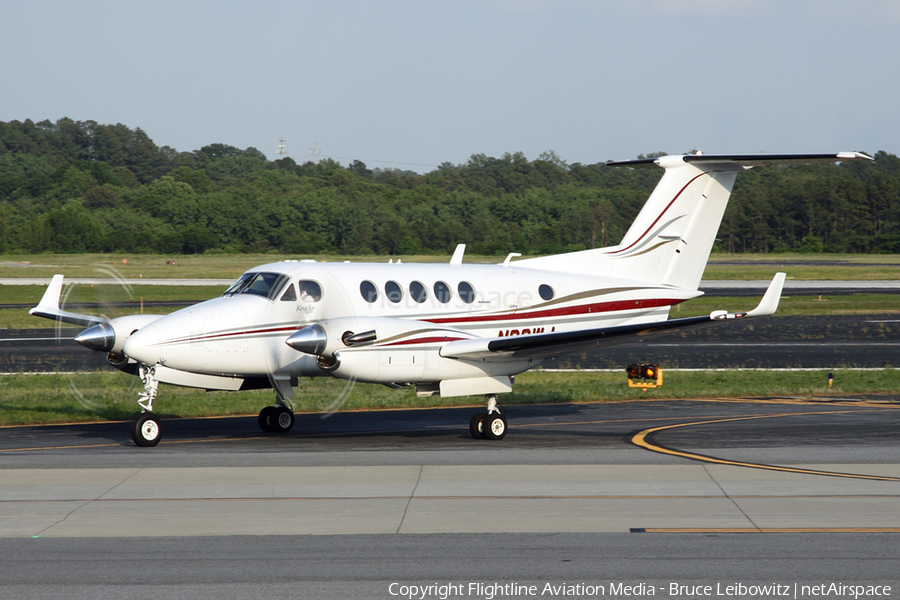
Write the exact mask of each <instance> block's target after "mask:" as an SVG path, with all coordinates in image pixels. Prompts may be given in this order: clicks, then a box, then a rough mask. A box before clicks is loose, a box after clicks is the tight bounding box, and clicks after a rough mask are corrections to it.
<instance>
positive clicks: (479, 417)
mask: <svg viewBox="0 0 900 600" xmlns="http://www.w3.org/2000/svg"><path fill="white" fill-rule="evenodd" d="M487 416H488V414H487V413H486V412H480V413H475V414H474V415H472V420H470V421H469V433H471V434H472V437H473V438H475V439H476V440H483V439H484V437H483V435H482V425H483V423H484V420H485V419H487Z"/></svg>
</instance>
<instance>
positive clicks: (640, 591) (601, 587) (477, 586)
mask: <svg viewBox="0 0 900 600" xmlns="http://www.w3.org/2000/svg"><path fill="white" fill-rule="evenodd" d="M892 591H893V590H892V588H891V586H889V585H860V584H845V583H842V582H830V583H818V584H800V583H796V582H789V583H787V582H782V583H779V582H773V583H766V584H745V583H740V582H735V583H730V582H729V583H714V584H683V583H669V584H667V585H654V584H648V583H631V584H628V583H623V582H610V583H608V584H591V583H583V582H582V583H566V582H563V583H541V584H523V583H517V582H513V583H484V582H467V583H451V582H448V583H437V582H435V583H431V584H421V585H420V584H405V583H397V582H394V583H391V584H390V585H389V586H388V593H389V594H390V595H391V596H396V597H398V598H406V599H407V600H433V599H436V600H447V599H448V598H481V599H483V600H494V599H495V598H526V597H529V596H542V597H545V598H573V597H574V598H602V597H609V598H631V597H642V596H657V595H658V596H662V597H668V598H702V597H705V596H708V597H716V598H719V599H720V600H733V599H736V598H758V597H764V598H792V599H793V600H798V599H800V598H812V599H817V598H823V599H826V600H832V599H833V600H845V599H852V600H861V599H869V598H890V597H891V593H892Z"/></svg>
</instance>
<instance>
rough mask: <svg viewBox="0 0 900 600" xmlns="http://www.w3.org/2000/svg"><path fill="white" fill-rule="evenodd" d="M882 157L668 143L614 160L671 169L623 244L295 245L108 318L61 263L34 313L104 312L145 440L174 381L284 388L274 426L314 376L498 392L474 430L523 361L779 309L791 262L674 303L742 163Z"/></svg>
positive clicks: (87, 336)
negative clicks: (85, 300)
mask: <svg viewBox="0 0 900 600" xmlns="http://www.w3.org/2000/svg"><path fill="white" fill-rule="evenodd" d="M845 160H872V159H871V158H870V157H868V156H866V155H864V154H860V153H856V152H842V153H838V154H814V155H756V156H750V155H718V156H715V155H701V154H699V153H698V154H692V155H686V156H664V157H660V158H653V159H642V160H631V161H624V162H611V163H608V164H609V165H611V166H623V167H653V166H658V167H662V168H663V169H665V173H664V174H663V177H662V178H661V180H660V181H659V183H658V184H657V186H656V188H655V189H654V191H653V193H652V194H651V195H650V198H649V199H648V200H647V202H646V204H645V205H644V207H643V209H642V210H641V212H640V213H639V214H638V216H637V218H636V219H635V221H634V223H633V224H632V225H631V227H630V228H629V230H628V232H627V233H626V234H625V236H624V237H623V239H622V241H621V242H620V243H619V244H618V245H617V246H612V247H608V248H599V249H593V250H582V251H579V252H571V253H566V254H559V255H553V256H543V257H539V258H529V259H524V260H516V261H513V260H512V259H513V258H514V257H516V256H519V255H518V254H515V253H513V254H510V255H509V256H508V257H507V258H506V260H504V261H503V263H502V264H497V265H486V264H463V252H464V249H465V246H464V245H463V244H460V245H459V246H458V247H457V249H456V252H454V254H453V257H452V258H451V259H450V263H449V264H440V265H439V264H402V263H401V262H400V261H399V260H398V261H397V262H388V263H386V264H384V263H382V264H371V263H369V264H366V263H349V262H344V263H323V262H316V261H312V260H300V261H296V260H287V261H282V262H277V263H271V264H266V265H261V266H259V267H255V268H253V269H250V270H249V271H247V272H246V273H244V274H243V275H241V277H240V278H239V279H238V280H237V281H236V282H235V283H234V284H233V285H231V286H230V287H229V288H228V289H227V290H226V291H225V293H224V294H223V295H222V296H221V297H219V298H214V299H212V300H207V301H205V302H201V303H199V304H196V305H194V306H191V307H188V308H185V309H182V310H179V311H176V312H174V313H172V314H170V315H165V316H163V315H131V316H124V317H118V318H115V319H106V318H102V317H97V316H92V315H84V314H77V313H71V312H67V311H64V310H61V309H60V307H59V298H60V292H61V289H62V285H63V276H62V275H55V276H54V277H53V279H52V281H51V283H50V285H49V286H48V288H47V290H46V292H45V294H44V296H43V298H42V299H41V301H40V303H39V305H38V306H37V307H35V308H33V309H32V310H31V311H30V313H31V314H33V315H36V316H40V317H45V318H49V319H54V320H56V321H62V322H66V323H74V324H77V325H85V326H90V327H89V328H88V329H86V330H85V331H83V332H82V333H81V334H79V335H78V336H77V337H76V338H75V341H76V342H78V343H79V344H81V345H83V346H86V347H88V348H91V349H93V350H98V351H102V352H106V353H107V358H108V360H109V363H110V364H111V365H112V366H114V367H116V368H118V369H121V370H123V371H126V372H128V373H134V374H137V375H139V376H140V378H141V380H142V381H143V384H144V391H143V392H142V393H141V394H140V398H139V399H138V404H139V406H140V408H141V410H142V412H141V414H140V415H138V416H137V417H136V418H135V420H134V422H133V425H132V437H133V439H134V441H135V443H136V444H137V445H139V446H155V445H156V444H157V443H159V441H160V438H161V435H162V428H161V426H160V421H159V418H158V417H157V416H156V415H154V414H153V412H152V410H153V403H154V401H155V400H156V395H157V388H158V384H159V383H167V384H171V385H180V386H188V387H196V388H203V389H208V390H243V389H259V388H273V389H274V391H275V405H274V406H268V407H266V408H263V409H262V411H261V412H260V413H259V425H260V427H261V428H262V429H263V430H264V431H267V432H287V431H289V430H290V429H291V427H293V424H294V414H293V409H292V406H291V402H290V398H291V397H293V389H292V387H293V386H295V385H296V384H297V379H298V378H299V377H315V376H330V377H336V378H339V379H348V380H356V381H362V382H369V383H380V384H384V385H387V386H390V387H400V386H408V385H415V386H416V392H417V394H419V395H424V396H427V395H440V396H442V397H450V396H465V395H484V396H486V398H487V407H486V409H485V410H484V411H480V412H478V413H476V414H475V415H474V416H473V417H472V420H471V422H470V431H471V433H472V435H473V437H476V438H486V439H491V440H499V439H502V438H503V437H504V436H505V435H506V431H507V422H506V417H505V416H504V411H503V410H502V408H501V407H500V405H499V404H498V403H497V395H498V394H501V393H504V392H510V391H511V390H512V385H513V377H514V376H515V375H516V374H518V373H522V372H523V371H527V370H528V369H531V368H534V367H536V366H538V365H540V364H542V363H544V362H546V361H550V360H552V359H554V358H555V357H557V356H559V355H561V354H565V353H567V352H571V351H576V350H582V349H585V348H588V347H598V346H606V345H611V344H615V343H620V342H623V341H626V340H628V339H630V338H632V337H633V336H646V335H648V334H651V333H653V332H662V331H668V330H672V329H675V328H681V327H690V326H697V325H703V324H710V323H724V322H728V321H729V320H732V319H737V318H752V317H759V316H766V315H771V314H773V313H774V312H775V309H776V308H777V307H778V301H779V299H780V297H781V290H782V286H783V283H784V277H785V275H784V273H778V274H776V275H775V277H774V279H773V280H772V283H771V284H770V285H769V288H768V290H767V291H766V292H765V294H764V295H763V298H762V300H761V301H760V303H759V305H758V306H757V307H756V308H754V309H753V310H751V311H749V312H746V313H729V312H727V311H724V310H721V311H714V312H712V313H711V314H710V315H708V316H701V317H690V318H681V319H669V318H668V317H669V309H670V308H671V307H672V306H673V305H675V304H678V303H680V302H684V301H685V300H690V299H691V298H696V297H698V296H700V295H702V292H700V291H698V289H697V288H698V285H699V283H700V278H701V276H702V274H703V270H704V269H705V267H706V262H707V259H708V258H709V253H710V249H711V248H712V245H713V242H714V240H715V237H716V233H717V231H718V228H719V224H720V223H721V220H722V215H723V213H724V211H725V206H726V204H727V202H728V198H729V196H730V194H731V189H732V185H733V184H734V180H735V177H736V175H737V174H738V173H739V172H741V171H742V170H745V169H749V168H753V167H756V166H764V165H782V164H790V163H810V162H835V161H845Z"/></svg>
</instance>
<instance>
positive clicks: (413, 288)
mask: <svg viewBox="0 0 900 600" xmlns="http://www.w3.org/2000/svg"><path fill="white" fill-rule="evenodd" d="M409 295H410V296H412V299H413V300H415V301H416V302H417V303H419V304H422V303H423V302H425V300H427V299H428V290H427V289H426V288H425V286H424V285H423V284H422V282H421V281H413V282H412V283H410V284H409Z"/></svg>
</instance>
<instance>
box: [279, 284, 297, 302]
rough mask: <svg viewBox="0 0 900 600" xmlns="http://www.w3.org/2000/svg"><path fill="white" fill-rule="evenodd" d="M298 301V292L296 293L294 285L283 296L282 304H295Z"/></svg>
mask: <svg viewBox="0 0 900 600" xmlns="http://www.w3.org/2000/svg"><path fill="white" fill-rule="evenodd" d="M296 299H297V292H295V291H294V284H293V283H292V284H290V285H289V286H288V288H287V291H286V292H284V293H283V294H282V295H281V301H282V302H293V301H294V300H296Z"/></svg>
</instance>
